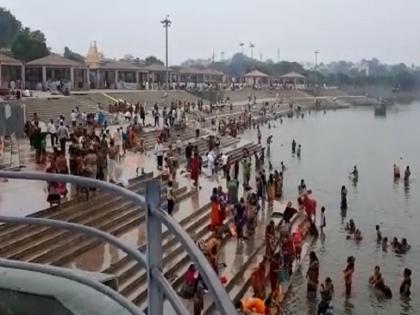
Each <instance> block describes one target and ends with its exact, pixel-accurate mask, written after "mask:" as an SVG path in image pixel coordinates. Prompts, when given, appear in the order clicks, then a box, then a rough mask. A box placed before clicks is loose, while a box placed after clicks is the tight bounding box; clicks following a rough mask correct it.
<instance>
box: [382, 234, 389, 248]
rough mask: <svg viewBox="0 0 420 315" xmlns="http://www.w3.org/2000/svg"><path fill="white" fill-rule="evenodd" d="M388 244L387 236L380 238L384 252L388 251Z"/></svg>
mask: <svg viewBox="0 0 420 315" xmlns="http://www.w3.org/2000/svg"><path fill="white" fill-rule="evenodd" d="M388 246H389V244H388V237H384V238H383V239H382V250H383V251H384V252H386V251H388Z"/></svg>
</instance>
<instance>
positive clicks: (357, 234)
mask: <svg viewBox="0 0 420 315" xmlns="http://www.w3.org/2000/svg"><path fill="white" fill-rule="evenodd" d="M362 239H363V236H362V232H360V230H359V229H356V231H355V232H354V240H355V241H356V242H359V241H361V240H362Z"/></svg>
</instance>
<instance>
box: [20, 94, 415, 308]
mask: <svg viewBox="0 0 420 315" xmlns="http://www.w3.org/2000/svg"><path fill="white" fill-rule="evenodd" d="M98 107H100V106H98ZM274 107H275V106H272V107H271V111H274V110H275V108H274ZM210 108H211V109H210V112H212V111H213V108H212V106H210ZM195 109H197V110H198V111H204V109H203V104H202V102H200V101H199V102H198V103H197V104H194V103H188V102H181V101H174V102H172V103H171V105H170V106H169V107H166V106H163V107H160V108H159V106H158V105H157V104H154V106H153V108H152V110H151V115H152V121H153V123H150V124H147V123H146V114H147V110H146V106H143V105H142V104H140V103H136V104H134V105H130V104H128V103H127V102H125V101H119V102H116V103H115V104H113V105H110V106H109V108H108V111H109V113H111V114H112V115H114V120H116V121H117V122H118V126H115V128H110V126H109V125H108V121H107V119H106V118H105V117H104V116H102V114H100V113H102V112H101V111H98V112H97V113H82V112H80V110H79V109H78V108H75V109H74V110H73V111H72V113H71V115H70V123H68V122H67V121H66V119H65V117H64V116H60V117H58V118H57V119H56V120H54V119H51V120H50V122H49V123H48V124H47V125H46V127H45V128H42V126H41V125H40V124H41V122H40V120H39V118H38V116H37V115H36V114H34V117H33V120H32V121H28V123H27V126H26V132H27V135H28V136H29V138H30V142H31V145H32V147H33V148H34V149H35V152H36V161H37V163H44V162H45V161H46V160H48V161H49V164H48V167H47V169H46V171H47V172H48V173H58V174H73V175H78V176H84V177H89V178H94V179H98V180H108V181H110V182H112V183H116V184H119V185H123V186H126V185H127V183H126V180H124V178H123V176H122V168H121V165H120V162H121V160H122V159H123V157H124V154H125V152H126V149H129V148H136V149H139V151H140V152H145V151H146V148H145V146H144V143H143V142H142V141H141V138H142V137H141V134H142V132H143V131H144V128H146V127H155V128H157V129H158V132H157V137H156V138H157V139H156V144H155V146H154V150H153V152H154V155H155V157H156V163H157V169H158V170H159V171H161V174H162V178H166V179H167V180H168V190H167V193H166V200H167V211H168V213H169V214H170V215H173V210H174V206H175V202H176V198H175V195H174V191H173V183H174V182H175V181H176V180H177V174H178V170H179V169H180V165H181V163H182V162H184V161H185V165H186V167H185V171H186V172H187V173H188V174H189V177H190V179H191V181H192V183H193V187H194V188H195V189H197V190H198V189H200V188H201V186H200V175H201V174H203V173H204V172H206V173H207V176H208V177H209V178H210V180H214V179H215V177H218V176H217V175H218V173H219V172H220V170H221V171H222V172H223V178H224V179H225V181H226V185H225V186H226V188H225V189H224V187H223V185H218V186H217V187H214V188H213V190H212V194H211V196H210V202H211V210H210V211H211V213H210V227H211V229H212V230H213V231H214V234H213V235H212V237H211V238H210V239H207V240H200V241H199V242H198V245H199V248H200V249H201V250H202V252H203V254H204V255H205V257H206V258H207V260H208V262H209V264H210V266H211V267H212V268H213V270H214V271H215V272H216V274H217V275H218V276H219V277H220V279H221V281H222V282H224V281H226V279H225V278H224V277H223V276H222V273H221V270H222V268H221V267H223V262H220V259H219V256H220V255H219V254H220V250H221V247H222V245H223V242H224V239H225V236H226V235H230V236H234V237H236V238H237V241H238V244H240V243H243V242H244V241H246V240H248V239H250V238H258V237H259V236H258V235H256V231H257V226H258V224H259V220H258V217H259V216H261V217H265V215H266V214H267V216H268V218H269V219H268V224H267V225H266V226H265V228H264V230H265V233H264V247H265V254H264V258H263V259H262V260H261V261H260V262H259V264H258V267H257V268H256V269H255V270H253V272H252V274H251V277H250V283H251V287H252V291H253V297H252V298H247V299H243V300H241V301H239V302H238V303H237V307H238V308H239V309H240V310H242V311H243V312H245V313H246V312H250V311H253V312H255V313H257V314H266V315H267V314H271V313H270V310H271V309H273V308H277V310H278V309H279V308H280V303H281V301H282V299H283V293H284V292H283V290H282V284H283V283H286V282H288V281H289V280H290V277H291V276H292V274H293V272H294V270H296V269H297V268H298V267H299V266H300V265H301V263H302V259H303V256H302V249H303V245H304V242H305V240H307V239H316V238H317V237H318V236H319V231H320V233H321V235H323V234H324V232H325V231H324V229H325V228H326V222H327V221H326V208H325V207H321V211H320V214H319V216H318V217H319V224H318V225H317V201H316V200H315V198H314V197H313V195H314V194H313V192H312V190H311V189H308V187H307V184H306V183H305V180H304V179H302V180H301V181H300V183H299V185H298V190H297V198H296V200H295V201H296V202H295V206H294V203H293V202H292V201H288V202H287V204H286V206H285V208H284V211H283V212H282V213H281V215H279V216H276V212H278V206H277V204H276V200H277V201H279V200H285V196H284V194H283V186H284V174H285V172H287V168H286V166H285V165H284V163H283V162H281V164H280V167H279V169H274V168H273V166H272V164H271V161H270V144H271V143H272V136H269V137H268V138H267V140H266V148H265V150H267V157H268V160H269V161H268V163H267V164H268V172H267V169H266V168H265V164H266V163H265V160H264V159H265V155H264V152H263V151H262V152H255V154H254V155H253V154H251V153H250V152H249V151H248V150H247V149H243V150H242V152H241V153H240V154H238V155H237V156H235V157H234V158H233V155H227V154H226V153H223V152H222V150H221V148H220V144H221V141H220V138H219V136H213V135H211V136H209V137H200V133H202V126H203V125H204V124H205V123H206V121H205V119H204V120H203V119H202V118H197V119H196V121H195V122H191V121H188V120H189V118H188V117H190V115H187V114H190V113H191V111H193V110H195ZM259 111H261V112H262V116H263V117H264V116H265V114H267V113H268V112H270V107H269V105H268V104H263V105H262V107H261V108H260V109H259ZM252 112H253V111H252V109H251V108H247V109H245V110H244V111H243V112H242V113H240V114H239V115H238V117H237V118H235V117H234V118H227V119H222V120H219V119H211V120H210V123H211V126H210V128H212V129H213V126H217V127H216V130H217V132H218V134H219V135H220V136H223V135H225V134H229V135H231V136H233V137H236V136H237V135H238V133H240V132H241V131H243V130H244V129H246V128H252V127H253V128H256V129H257V139H258V143H259V144H261V142H262V133H261V130H260V125H259V121H257V120H254V119H253V115H252ZM197 117H200V116H197ZM274 118H275V119H277V118H280V119H282V118H281V117H280V116H279V117H277V116H274ZM187 124H188V125H189V126H193V129H195V141H192V140H189V141H187V143H186V144H184V142H183V140H184V139H182V138H181V135H182V130H184V128H185V126H186V125H187ZM161 126H162V128H161ZM170 134H172V137H171V136H170ZM174 135H176V142H175V141H173V140H174V138H175V137H174ZM47 137H49V138H50V143H51V148H52V151H50V152H47V150H46V148H47ZM169 138H172V141H171V142H169V143H167V145H165V142H167V141H168V139H169ZM200 139H201V140H200ZM200 141H205V142H206V144H205V145H204V149H203V148H202V145H201V143H200ZM291 146H292V155H293V156H296V157H297V158H300V157H301V154H302V146H301V144H298V143H297V142H296V141H295V139H293V140H292V144H291ZM253 156H254V159H255V167H254V168H253V167H252V165H253V163H252V158H253ZM204 166H206V170H204V169H203V168H204ZM240 169H242V174H241V175H242V176H241V178H242V183H240V182H239V179H240V176H239V175H240ZM253 175H254V177H253ZM410 175H411V171H410V168H409V166H407V168H406V170H405V172H404V181H406V182H408V181H409V179H410ZM350 176H351V177H352V180H353V183H355V184H357V181H358V179H359V172H358V169H357V167H356V166H354V168H353V170H352V172H351V173H350ZM394 178H395V179H398V178H400V172H399V168H398V166H396V165H394ZM241 187H242V190H243V194H242V195H241V196H240V194H239V192H240V190H241ZM75 189H76V193H79V192H86V193H87V194H89V192H90V191H91V190H90V189H88V188H85V187H78V186H75ZM67 194H68V186H66V185H65V184H64V183H60V182H49V183H48V197H47V200H48V202H50V203H51V205H54V204H59V203H60V200H61V198H63V197H65V196H66V195H67ZM347 195H348V191H347V188H346V187H345V186H344V185H343V186H342V188H341V203H340V207H341V209H342V210H346V209H347V208H348V201H347ZM276 221H278V222H276ZM345 229H346V230H347V232H348V236H347V237H348V238H349V239H354V240H355V241H357V242H360V241H362V240H363V236H362V232H361V231H360V229H358V228H357V227H356V225H355V223H354V220H352V219H350V220H349V222H348V223H347V224H346V227H345ZM376 231H377V240H378V242H379V244H381V246H382V248H383V249H384V250H386V248H388V246H391V247H392V248H393V250H394V251H395V252H396V253H397V254H405V253H406V252H408V250H409V249H410V245H409V244H408V242H407V240H406V239H405V238H402V239H401V242H399V241H398V238H397V237H394V239H393V241H392V242H391V243H390V244H389V245H388V239H387V238H386V237H382V234H381V232H380V227H379V225H378V226H377V227H376ZM355 263H356V258H355V257H353V256H349V257H348V258H347V261H346V266H345V268H344V270H343V278H344V283H345V292H346V295H351V293H352V277H353V273H354V272H355ZM411 274H412V272H411V270H410V269H408V268H406V269H405V270H404V274H403V282H402V284H401V288H400V293H401V295H402V296H403V297H408V296H410V288H411ZM319 276H320V263H319V259H318V257H317V254H316V252H315V251H310V253H309V266H308V270H307V272H306V279H307V292H308V296H309V297H313V296H316V295H317V293H318V292H319V294H320V302H319V305H318V314H319V315H320V314H324V315H326V314H328V312H329V310H330V309H331V302H332V300H333V297H334V284H333V281H332V279H331V278H330V277H326V278H325V281H324V282H323V283H320V280H319ZM267 282H268V283H269V284H270V285H269V286H268V285H267ZM369 285H371V286H372V287H373V288H375V289H378V290H379V291H381V292H383V294H384V296H386V297H389V298H390V297H392V291H391V289H390V288H389V287H388V286H387V285H386V284H385V281H384V279H383V277H382V274H381V271H380V267H379V266H376V267H375V270H374V274H373V275H372V277H370V279H369ZM206 291H207V288H206V285H205V283H204V281H203V280H202V279H201V276H200V274H199V272H198V271H197V269H196V267H195V266H194V265H191V266H190V267H189V268H188V271H187V273H186V274H185V275H184V282H183V285H182V289H181V292H180V294H181V295H182V296H183V297H185V298H187V299H192V300H193V304H194V314H197V315H198V314H201V311H202V309H203V307H204V306H203V299H204V294H205V293H206Z"/></svg>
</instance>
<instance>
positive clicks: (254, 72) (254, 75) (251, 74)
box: [244, 70, 269, 78]
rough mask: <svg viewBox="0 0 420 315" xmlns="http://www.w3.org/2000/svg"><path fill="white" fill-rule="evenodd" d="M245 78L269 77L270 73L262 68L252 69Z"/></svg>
mask: <svg viewBox="0 0 420 315" xmlns="http://www.w3.org/2000/svg"><path fill="white" fill-rule="evenodd" d="M244 77H245V78H268V77H269V75H268V74H266V73H264V72H261V71H260V70H252V71H251V72H248V73H247V74H245V75H244Z"/></svg>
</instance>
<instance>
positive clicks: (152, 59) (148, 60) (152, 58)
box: [144, 56, 164, 65]
mask: <svg viewBox="0 0 420 315" xmlns="http://www.w3.org/2000/svg"><path fill="white" fill-rule="evenodd" d="M144 61H145V62H146V65H153V64H160V65H164V63H163V61H162V60H160V59H158V58H156V57H155V56H149V57H147V58H146V59H145V60H144Z"/></svg>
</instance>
